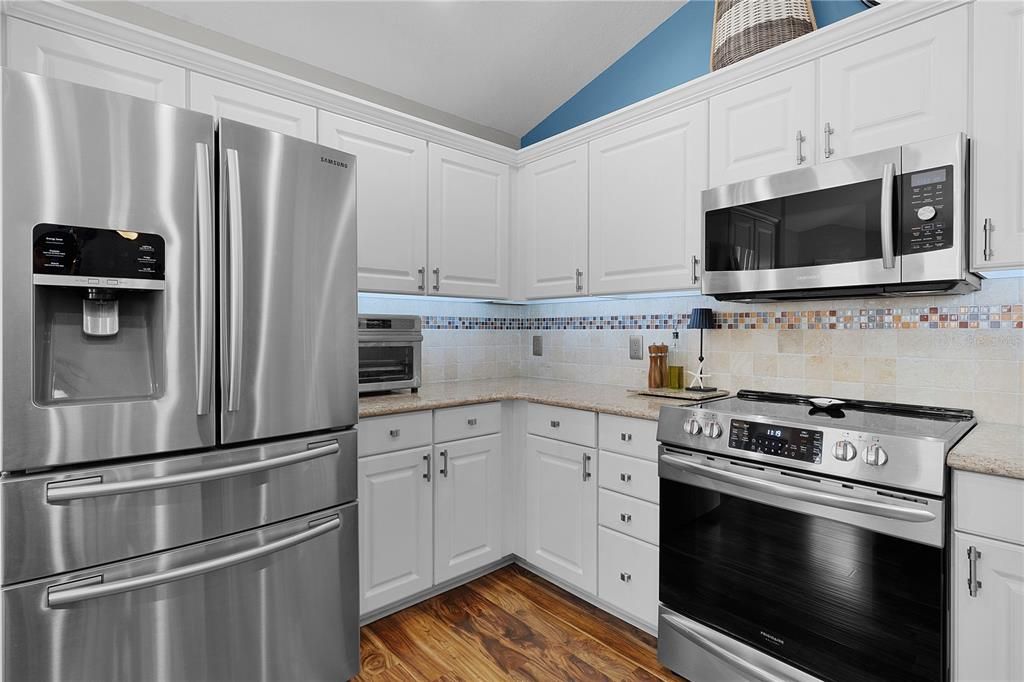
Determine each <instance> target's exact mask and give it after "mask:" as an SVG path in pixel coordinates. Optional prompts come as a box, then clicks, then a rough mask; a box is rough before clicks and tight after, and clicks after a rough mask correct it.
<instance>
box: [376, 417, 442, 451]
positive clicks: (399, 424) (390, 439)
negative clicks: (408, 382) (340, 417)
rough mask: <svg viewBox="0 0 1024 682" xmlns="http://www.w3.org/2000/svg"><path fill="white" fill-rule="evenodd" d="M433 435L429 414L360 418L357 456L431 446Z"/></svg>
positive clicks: (431, 420)
mask: <svg viewBox="0 0 1024 682" xmlns="http://www.w3.org/2000/svg"><path fill="white" fill-rule="evenodd" d="M432 432H433V419H432V416H431V413H430V411H426V412H412V413H407V414H389V415H385V416H383V417H373V418H372V419H363V420H360V422H359V456H360V457H366V456H367V455H376V454H377V453H380V452H394V451H395V450H407V449H409V448H418V447H420V446H423V445H430V443H431V442H432Z"/></svg>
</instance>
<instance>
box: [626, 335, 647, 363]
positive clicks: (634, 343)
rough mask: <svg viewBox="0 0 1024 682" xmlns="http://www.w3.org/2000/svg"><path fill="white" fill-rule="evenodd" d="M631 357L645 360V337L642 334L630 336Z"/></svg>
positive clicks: (631, 358)
mask: <svg viewBox="0 0 1024 682" xmlns="http://www.w3.org/2000/svg"><path fill="white" fill-rule="evenodd" d="M629 359H630V360H643V359H644V337H642V336H630V337H629Z"/></svg>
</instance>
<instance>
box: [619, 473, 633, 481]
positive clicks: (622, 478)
mask: <svg viewBox="0 0 1024 682" xmlns="http://www.w3.org/2000/svg"><path fill="white" fill-rule="evenodd" d="M619 480H620V481H622V482H623V483H629V482H630V481H632V480H633V474H619Z"/></svg>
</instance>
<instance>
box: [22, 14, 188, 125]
mask: <svg viewBox="0 0 1024 682" xmlns="http://www.w3.org/2000/svg"><path fill="white" fill-rule="evenodd" d="M6 40H7V61H6V66H7V67H8V68H11V69H17V70H18V71H27V72H29V73H36V74H39V75H40V76H46V77H48V78H59V79H61V80H66V81H71V82H72V83H78V84H79V85H88V86H91V87H94V88H102V89H104V90H110V91H112V92H119V93H121V94H124V95H131V96H132V97H140V98H142V99H148V100H152V101H154V102H160V103H162V104H170V105H173V106H176V107H184V106H185V103H186V99H187V98H186V95H187V93H188V76H187V73H186V71H185V69H183V68H181V67H178V66H173V65H171V64H167V63H166V62H162V61H159V60H156V59H150V58H149V57H143V56H141V55H137V54H135V53H133V52H127V51H125V50H119V49H117V48H115V47H109V46H107V45H103V44H101V43H96V42H93V41H91V40H86V39H85V38H79V37H77V36H73V35H70V34H68V33H64V32H63V31H56V30H54V29H52V28H45V27H43V26H39V25H38V24H33V23H30V22H27V21H22V20H20V19H15V18H13V17H8V18H7V35H6Z"/></svg>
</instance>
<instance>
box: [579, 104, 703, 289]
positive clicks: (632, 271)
mask: <svg viewBox="0 0 1024 682" xmlns="http://www.w3.org/2000/svg"><path fill="white" fill-rule="evenodd" d="M707 135H708V107H707V103H706V102H701V103H700V104H695V105H693V106H690V107H687V108H685V109H682V110H679V111H674V112H672V113H670V114H665V115H664V116H659V117H658V118H655V119H653V120H650V121H645V122H644V123H640V124H637V125H635V126H632V127H630V128H627V129H625V130H620V131H618V132H615V133H612V134H611V135H607V136H605V137H602V138H600V139H597V140H594V141H593V142H591V143H590V275H589V279H590V293H591V294H617V293H630V292H642V291H672V290H678V289H687V288H695V287H697V286H699V280H698V277H697V274H698V269H697V268H698V263H697V259H698V254H699V252H700V243H699V242H700V231H701V230H700V226H701V212H700V193H701V190H703V189H705V188H706V187H707V173H708V153H707Z"/></svg>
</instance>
